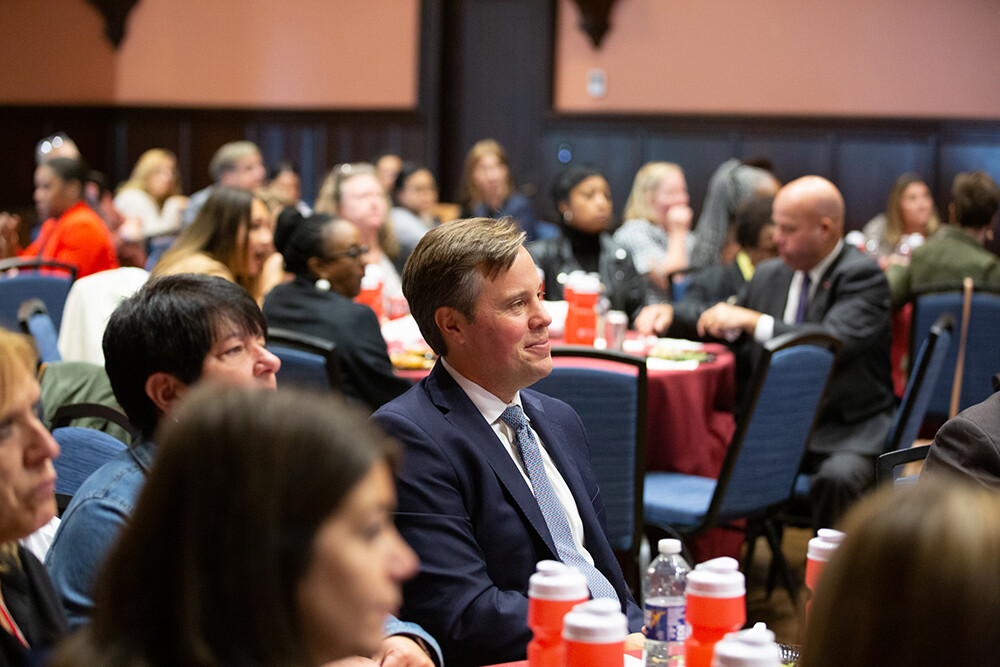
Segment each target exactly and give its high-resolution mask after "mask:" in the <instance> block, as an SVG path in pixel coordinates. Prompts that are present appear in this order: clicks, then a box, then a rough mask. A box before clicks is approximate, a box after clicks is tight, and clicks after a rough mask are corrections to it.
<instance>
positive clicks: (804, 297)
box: [795, 271, 812, 324]
mask: <svg viewBox="0 0 1000 667" xmlns="http://www.w3.org/2000/svg"><path fill="white" fill-rule="evenodd" d="M811 282H812V280H811V279H810V278H809V272H808V271H804V272H803V273H802V291H801V292H799V309H798V310H797V311H796V312H795V323H796V324H802V322H804V321H805V319H806V308H807V307H808V306H809V284H810V283H811Z"/></svg>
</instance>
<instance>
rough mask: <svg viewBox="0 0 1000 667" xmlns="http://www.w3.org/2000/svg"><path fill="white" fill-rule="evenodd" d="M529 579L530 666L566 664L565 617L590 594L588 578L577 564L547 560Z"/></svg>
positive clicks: (542, 666)
mask: <svg viewBox="0 0 1000 667" xmlns="http://www.w3.org/2000/svg"><path fill="white" fill-rule="evenodd" d="M535 568H536V570H535V573H534V574H533V575H531V578H530V579H528V627H529V628H531V632H532V634H533V637H532V639H531V642H530V643H529V644H528V665H529V667H562V662H563V645H562V627H563V617H565V616H566V614H568V613H569V612H570V611H572V610H573V607H575V606H576V605H578V604H580V603H582V602H586V601H587V598H589V597H590V590H589V589H588V588H587V578H586V577H584V576H583V574H582V573H581V572H580V571H579V570H577V569H576V568H574V567H569V566H568V565H564V564H562V563H560V562H558V561H554V560H543V561H540V562H539V563H538V565H536V566H535Z"/></svg>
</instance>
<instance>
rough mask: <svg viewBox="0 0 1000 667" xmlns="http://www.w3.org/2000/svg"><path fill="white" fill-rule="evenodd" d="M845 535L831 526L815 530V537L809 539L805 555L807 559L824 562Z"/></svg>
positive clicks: (828, 558)
mask: <svg viewBox="0 0 1000 667" xmlns="http://www.w3.org/2000/svg"><path fill="white" fill-rule="evenodd" d="M845 537H847V535H845V534H844V533H842V532H840V531H839V530H834V529H832V528H820V529H819V530H818V531H816V537H814V538H812V539H811V540H809V549H808V551H807V554H806V557H807V558H808V559H809V560H815V561H822V562H824V563H825V562H826V561H828V560H830V557H831V556H833V552H835V551H836V550H837V547H839V546H840V543H841V542H843V541H844V538H845Z"/></svg>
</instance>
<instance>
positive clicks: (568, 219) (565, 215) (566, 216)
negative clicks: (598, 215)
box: [563, 211, 573, 222]
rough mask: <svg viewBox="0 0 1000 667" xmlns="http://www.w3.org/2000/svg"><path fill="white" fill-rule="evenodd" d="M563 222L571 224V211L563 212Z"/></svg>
mask: <svg viewBox="0 0 1000 667" xmlns="http://www.w3.org/2000/svg"><path fill="white" fill-rule="evenodd" d="M563 220H565V221H566V222H573V211H563Z"/></svg>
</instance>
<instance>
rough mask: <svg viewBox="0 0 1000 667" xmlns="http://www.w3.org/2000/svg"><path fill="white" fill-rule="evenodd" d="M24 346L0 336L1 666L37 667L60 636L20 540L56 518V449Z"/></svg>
mask: <svg viewBox="0 0 1000 667" xmlns="http://www.w3.org/2000/svg"><path fill="white" fill-rule="evenodd" d="M36 363H37V358H36V354H35V351H34V349H33V348H32V346H31V342H30V339H28V338H27V337H25V336H21V335H20V334H15V333H11V332H9V331H4V330H2V329H0V445H2V448H0V451H2V453H3V455H2V456H0V612H2V613H0V664H4V665H28V664H42V656H43V655H44V653H45V651H46V650H48V649H49V648H51V647H52V646H53V645H55V643H56V642H57V641H58V640H59V639H60V637H62V635H64V634H65V633H66V630H67V626H66V619H65V617H64V616H63V612H62V608H61V607H60V605H59V600H58V598H57V597H56V594H55V591H53V590H52V584H51V583H50V582H49V578H48V575H46V573H45V568H43V567H42V564H41V563H39V562H38V559H37V558H36V557H35V556H34V555H33V554H32V553H31V552H30V551H29V550H28V549H26V548H25V547H23V546H21V545H19V544H18V540H21V539H24V538H26V537H28V536H29V535H30V534H31V533H33V532H35V531H36V530H38V529H39V528H41V527H42V526H44V525H45V524H46V523H48V522H49V520H51V519H52V517H53V516H55V513H56V499H55V483H56V474H55V469H54V468H53V467H52V459H54V458H55V457H57V456H59V445H58V444H56V441H55V440H53V439H52V436H51V435H50V434H49V431H48V429H46V428H45V425H44V424H42V422H41V421H40V420H39V409H38V402H39V395H40V394H39V389H38V383H37V382H35V365H36Z"/></svg>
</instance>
